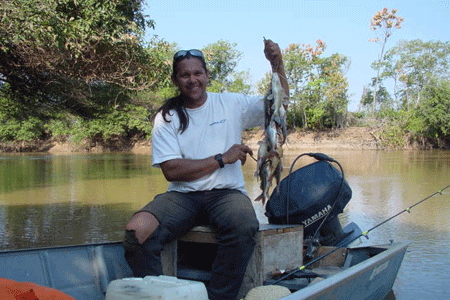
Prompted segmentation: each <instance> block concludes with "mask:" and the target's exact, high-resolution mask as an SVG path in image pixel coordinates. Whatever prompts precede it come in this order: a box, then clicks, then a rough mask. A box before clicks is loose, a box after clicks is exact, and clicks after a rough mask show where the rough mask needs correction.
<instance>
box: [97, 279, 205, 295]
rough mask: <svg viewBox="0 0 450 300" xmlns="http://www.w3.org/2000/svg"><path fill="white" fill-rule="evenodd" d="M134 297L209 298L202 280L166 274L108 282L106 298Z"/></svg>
mask: <svg viewBox="0 0 450 300" xmlns="http://www.w3.org/2000/svg"><path fill="white" fill-rule="evenodd" d="M134 299H161V300H175V299H176V300H178V299H186V300H208V293H207V292H206V287H205V285H204V284H203V283H202V282H198V281H191V280H183V279H178V278H176V277H171V276H164V275H161V276H146V277H144V278H124V279H117V280H113V281H111V282H110V283H109V284H108V288H107V289H106V298H105V300H134Z"/></svg>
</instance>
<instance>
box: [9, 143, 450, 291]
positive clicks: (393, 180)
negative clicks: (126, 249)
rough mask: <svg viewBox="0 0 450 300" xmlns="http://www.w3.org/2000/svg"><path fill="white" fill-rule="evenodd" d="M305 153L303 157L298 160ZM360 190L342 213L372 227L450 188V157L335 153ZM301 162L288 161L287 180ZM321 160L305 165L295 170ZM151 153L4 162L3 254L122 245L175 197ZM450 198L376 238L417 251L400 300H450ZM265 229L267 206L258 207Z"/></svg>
mask: <svg viewBox="0 0 450 300" xmlns="http://www.w3.org/2000/svg"><path fill="white" fill-rule="evenodd" d="M299 154H300V153H299ZM326 154H328V155H329V156H331V157H333V158H335V159H336V160H338V161H339V162H340V163H341V164H342V166H343V168H344V170H345V174H346V178H347V180H348V182H349V184H350V186H351V188H352V190H353V198H352V200H351V201H350V202H349V204H348V206H347V207H346V209H345V210H344V213H343V214H341V216H340V219H341V222H342V223H348V222H350V221H354V222H356V223H357V224H359V225H360V227H361V228H362V229H363V230H367V229H369V228H372V227H373V226H375V225H377V224H379V223H380V222H382V221H384V220H386V219H387V218H389V217H391V216H393V215H394V214H396V213H398V212H400V211H402V210H403V209H405V208H406V207H409V206H410V205H412V204H414V203H416V202H417V201H419V200H421V199H423V198H424V197H426V196H428V195H430V194H432V193H434V192H435V191H437V190H439V189H441V188H443V187H444V186H447V185H448V184H450V182H449V179H450V178H449V176H448V175H449V174H450V152H442V151H423V152H412V151H411V152H409V151H389V152H378V151H354V150H353V151H351V150H348V151H346V150H344V151H327V152H326ZM295 158H296V156H295V155H290V156H285V161H284V165H285V170H284V171H283V176H282V177H284V176H286V175H287V173H288V169H289V167H290V164H291V163H292V161H294V159H295ZM312 161H314V160H313V159H312V158H307V157H305V158H302V159H300V160H299V161H298V162H297V164H296V166H295V169H296V168H300V167H302V166H304V165H306V164H308V163H311V162H312ZM255 168H256V164H255V162H254V161H252V160H250V159H248V160H247V163H246V164H245V166H244V169H243V171H244V177H245V180H246V187H247V191H248V193H249V196H250V198H251V199H255V198H256V197H257V196H258V195H259V193H260V189H259V183H258V182H257V180H256V178H255V177H254V171H255ZM167 185H168V184H167V182H166V180H165V179H164V177H163V176H162V174H161V172H160V170H157V169H154V168H152V167H151V158H150V157H149V156H147V155H133V154H107V155H68V156H50V155H4V156H0V250H2V249H14V248H33V247H43V246H51V245H68V244H83V243H92V242H102V241H114V240H120V239H121V238H122V235H123V227H124V225H125V224H126V222H127V221H128V220H129V217H130V216H131V214H132V213H133V212H135V211H136V210H137V209H139V208H140V207H142V206H143V205H145V204H146V203H147V202H148V201H150V200H151V199H153V197H154V196H155V195H156V194H158V193H161V192H163V191H165V190H166V189H167ZM449 200H450V190H447V191H445V192H444V193H443V195H439V196H436V197H433V198H431V199H430V200H427V201H426V202H423V203H422V204H420V205H419V206H417V207H415V208H413V209H412V210H411V213H410V214H408V213H404V214H402V215H400V216H398V217H396V218H395V219H393V220H391V221H389V222H388V223H386V224H385V225H383V226H382V227H380V228H377V229H376V230H374V231H373V232H371V233H370V234H369V237H370V239H369V240H366V241H365V243H368V244H376V243H387V242H389V240H391V239H394V240H397V241H407V242H410V247H409V250H408V252H407V255H406V257H405V260H404V263H403V264H402V267H401V269H400V273H399V276H398V278H397V281H396V284H395V286H394V293H395V297H396V298H397V299H423V298H427V299H443V298H446V296H448V295H449V293H450V289H449V288H447V286H448V282H450V274H449V273H448V272H447V264H448V261H450V219H449V218H448V216H449V215H450V205H449ZM254 206H255V210H256V211H257V215H258V218H259V219H260V221H261V222H267V219H266V218H265V216H264V208H263V207H262V206H261V204H260V203H255V204H254Z"/></svg>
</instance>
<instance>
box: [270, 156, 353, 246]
mask: <svg viewBox="0 0 450 300" xmlns="http://www.w3.org/2000/svg"><path fill="white" fill-rule="evenodd" d="M304 155H308V156H311V157H314V158H315V159H317V160H318V161H316V162H314V163H312V164H309V165H307V166H304V167H302V168H300V169H298V170H296V171H295V172H292V169H293V167H294V165H295V163H296V161H297V160H298V159H299V158H300V157H302V156H304ZM331 163H336V164H337V165H338V166H339V168H340V170H341V171H340V172H339V170H338V169H336V168H335V167H334V166H333V165H332V164H331ZM351 197H352V190H351V188H350V186H349V185H348V183H347V181H346V180H345V178H344V171H343V169H342V166H341V165H340V164H339V162H337V161H336V160H334V159H332V158H330V157H328V156H327V155H325V154H322V153H304V154H302V155H300V156H298V157H297V158H296V159H295V160H294V162H293V163H292V166H291V169H290V171H289V175H288V176H287V177H285V178H284V179H283V180H282V181H281V182H280V183H279V185H278V187H277V188H275V189H274V191H273V192H272V195H271V196H270V198H269V201H268V202H267V205H266V212H265V215H266V216H267V217H268V219H269V223H271V224H301V225H303V226H304V235H305V240H306V241H308V239H309V240H313V241H316V242H318V243H320V244H321V245H329V246H334V245H337V244H338V243H339V242H340V241H341V240H342V239H344V238H345V237H346V236H347V234H346V233H344V232H343V230H342V226H341V225H340V222H339V219H338V217H337V216H338V214H340V213H342V211H343V210H344V207H345V206H346V205H347V203H348V202H349V201H350V199H351Z"/></svg>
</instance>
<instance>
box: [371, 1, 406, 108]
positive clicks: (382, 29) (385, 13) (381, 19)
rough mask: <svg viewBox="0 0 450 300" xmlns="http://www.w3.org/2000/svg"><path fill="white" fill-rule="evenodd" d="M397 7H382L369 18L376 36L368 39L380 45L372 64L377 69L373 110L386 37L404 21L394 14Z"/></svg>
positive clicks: (375, 104) (373, 103) (374, 103)
mask: <svg viewBox="0 0 450 300" xmlns="http://www.w3.org/2000/svg"><path fill="white" fill-rule="evenodd" d="M396 13H397V9H395V8H394V9H392V11H390V12H389V9H388V8H387V7H385V8H383V9H382V10H380V11H378V12H376V13H375V15H374V16H373V17H372V19H371V20H370V29H371V30H372V31H375V33H376V34H377V37H376V38H374V39H370V40H369V41H371V42H375V43H379V44H380V45H381V52H380V56H379V57H378V64H374V65H373V66H374V67H375V69H376V70H377V75H376V77H375V82H374V91H373V101H372V111H375V107H376V106H377V103H378V97H377V92H378V81H379V80H380V67H379V64H380V63H381V61H382V59H383V56H384V52H385V47H386V43H387V41H388V39H389V38H390V37H391V36H392V30H393V29H394V28H396V29H400V28H401V25H402V23H403V22H404V19H403V18H402V17H400V16H397V15H396Z"/></svg>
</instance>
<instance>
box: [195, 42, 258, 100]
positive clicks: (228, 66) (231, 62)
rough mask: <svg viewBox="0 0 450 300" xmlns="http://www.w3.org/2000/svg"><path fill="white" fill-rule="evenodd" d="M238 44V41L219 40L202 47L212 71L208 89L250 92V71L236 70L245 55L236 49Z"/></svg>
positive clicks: (212, 90)
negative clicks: (239, 71)
mask: <svg viewBox="0 0 450 300" xmlns="http://www.w3.org/2000/svg"><path fill="white" fill-rule="evenodd" d="M236 46H237V44H236V43H230V42H228V41H224V40H219V41H217V42H215V43H213V44H209V45H207V46H205V47H204V48H203V49H202V51H203V53H204V55H205V58H206V63H207V64H208V70H209V73H210V80H209V81H210V84H209V87H208V91H211V92H217V93H221V92H224V91H230V92H231V91H233V92H242V93H248V91H249V90H250V85H249V84H247V83H246V81H247V80H248V72H241V73H237V72H236V67H237V65H238V63H239V61H240V59H241V57H242V55H243V54H242V52H239V51H238V50H236Z"/></svg>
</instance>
